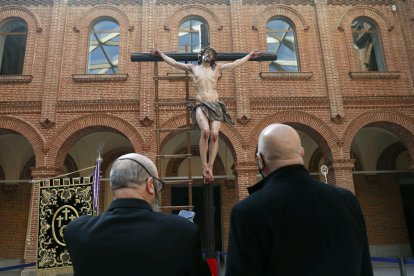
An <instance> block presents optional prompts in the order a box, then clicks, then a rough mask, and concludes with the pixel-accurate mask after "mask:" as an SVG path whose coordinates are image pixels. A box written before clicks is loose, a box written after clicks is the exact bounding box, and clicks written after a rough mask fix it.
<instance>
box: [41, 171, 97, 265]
mask: <svg viewBox="0 0 414 276" xmlns="http://www.w3.org/2000/svg"><path fill="white" fill-rule="evenodd" d="M92 203H93V199H92V178H91V177H77V178H62V179H49V180H45V181H41V182H40V198H39V236H38V250H37V268H39V269H42V268H56V267H64V266H68V265H72V263H71V261H70V257H69V253H68V250H67V248H66V244H65V240H64V238H63V231H64V230H65V227H66V225H68V223H69V222H71V221H72V220H74V219H75V218H77V217H79V216H81V215H92Z"/></svg>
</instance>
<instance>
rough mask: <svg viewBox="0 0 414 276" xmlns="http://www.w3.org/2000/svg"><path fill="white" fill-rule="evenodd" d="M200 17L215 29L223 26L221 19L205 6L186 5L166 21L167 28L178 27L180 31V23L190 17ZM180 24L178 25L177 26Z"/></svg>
mask: <svg viewBox="0 0 414 276" xmlns="http://www.w3.org/2000/svg"><path fill="white" fill-rule="evenodd" d="M191 15H194V16H200V17H202V18H204V19H205V20H206V21H207V23H208V24H209V25H210V26H215V27H217V28H218V27H219V26H222V25H221V21H220V18H218V16H217V15H216V14H215V13H214V12H212V11H211V10H209V9H208V8H206V7H204V6H200V5H194V4H193V5H186V6H185V7H181V8H179V9H177V10H176V11H174V12H173V13H172V14H171V16H168V17H167V20H166V21H165V25H164V26H165V27H167V28H172V26H175V25H177V26H176V28H177V29H178V27H179V26H178V25H179V24H180V22H181V21H182V20H183V19H184V18H186V17H188V16H191ZM177 23H178V24H177Z"/></svg>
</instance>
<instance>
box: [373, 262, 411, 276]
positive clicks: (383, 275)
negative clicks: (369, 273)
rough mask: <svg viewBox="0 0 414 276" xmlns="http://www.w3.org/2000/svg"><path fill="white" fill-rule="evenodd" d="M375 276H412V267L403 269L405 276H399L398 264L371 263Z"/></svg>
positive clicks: (408, 266)
mask: <svg viewBox="0 0 414 276" xmlns="http://www.w3.org/2000/svg"><path fill="white" fill-rule="evenodd" d="M372 266H373V267H374V275H375V276H414V265H407V266H406V267H405V272H406V274H405V275H404V274H401V271H400V268H399V266H398V264H392V263H379V262H372Z"/></svg>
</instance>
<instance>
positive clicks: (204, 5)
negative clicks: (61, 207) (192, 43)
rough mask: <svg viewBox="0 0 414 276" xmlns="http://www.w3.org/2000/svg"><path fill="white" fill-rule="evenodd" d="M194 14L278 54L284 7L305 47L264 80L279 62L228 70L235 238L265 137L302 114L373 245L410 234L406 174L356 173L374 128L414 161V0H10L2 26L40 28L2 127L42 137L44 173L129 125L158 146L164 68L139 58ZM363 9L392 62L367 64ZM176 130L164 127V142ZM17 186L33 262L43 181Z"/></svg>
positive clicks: (240, 42)
mask: <svg viewBox="0 0 414 276" xmlns="http://www.w3.org/2000/svg"><path fill="white" fill-rule="evenodd" d="M187 2H188V3H187ZM391 5H396V8H397V10H396V11H393V10H392V8H391ZM187 16H199V17H202V18H204V19H205V20H206V21H207V23H208V24H209V30H210V44H211V46H212V47H214V48H215V49H217V50H218V51H220V52H247V51H250V50H251V49H261V50H266V23H267V22H268V21H269V20H270V19H271V18H273V17H275V16H281V17H285V18H288V19H289V20H290V21H291V22H293V24H294V26H295V33H296V40H297V45H298V55H299V63H300V72H293V73H287V72H285V73H283V72H279V73H275V74H270V75H269V77H264V75H262V76H261V75H260V73H266V72H267V71H268V68H267V64H266V63H256V62H250V63H248V64H245V65H243V66H242V67H238V68H236V69H235V70H233V71H228V72H225V73H224V74H223V76H222V77H221V80H220V81H219V85H218V91H219V93H220V97H221V98H222V100H223V101H224V102H225V103H226V106H227V108H228V110H229V112H230V114H231V116H232V118H234V119H235V120H236V121H237V123H236V124H235V125H234V126H228V125H224V126H223V127H222V129H221V134H220V135H221V136H222V137H223V138H224V139H225V140H226V141H228V143H227V145H228V147H229V148H230V150H231V152H232V153H233V154H234V156H233V158H234V160H235V172H236V179H235V180H234V181H233V182H231V181H226V182H224V183H225V184H223V188H222V192H221V208H222V233H223V234H222V236H223V240H224V242H223V247H224V248H226V247H227V234H228V227H229V213H230V210H231V207H232V206H233V205H234V203H235V202H237V200H240V199H243V198H245V197H246V196H247V191H246V189H245V187H247V186H249V185H251V184H252V183H254V182H255V181H256V174H257V169H256V165H255V163H254V158H253V157H254V151H255V147H256V144H257V139H258V135H259V133H260V131H261V130H262V129H263V128H264V127H265V126H266V125H268V124H269V123H273V122H283V123H288V124H290V125H292V126H293V127H295V128H296V129H298V130H300V131H302V132H304V133H306V134H307V135H308V136H309V137H311V138H312V139H313V140H314V141H315V142H316V143H317V144H318V147H319V150H320V152H321V154H322V158H323V160H324V161H325V163H327V164H329V166H330V171H331V173H330V174H329V175H328V177H329V180H330V182H331V183H333V184H335V185H337V186H341V187H345V188H347V189H349V190H351V191H353V192H354V193H356V195H357V197H358V198H359V200H360V201H361V206H362V208H363V211H364V214H365V215H366V218H367V228H368V234H369V242H370V244H371V245H387V244H408V243H409V238H408V232H407V228H406V226H405V222H404V213H403V210H402V207H401V206H402V205H401V198H400V195H399V188H398V185H397V184H395V183H393V184H392V186H387V185H385V184H386V183H390V182H393V181H394V180H390V179H387V178H386V177H380V178H379V179H377V183H378V185H375V187H373V186H372V184H370V183H367V182H366V179H364V178H363V177H359V176H354V175H353V169H354V162H355V160H354V159H352V158H351V146H352V142H353V140H354V138H355V136H356V135H357V133H358V131H359V130H360V129H362V128H364V127H366V126H374V127H377V128H381V129H384V130H386V131H388V132H389V133H391V134H392V135H394V136H395V137H397V138H398V139H399V140H400V141H401V143H402V144H403V145H404V147H405V149H406V150H407V152H408V155H409V160H411V161H410V162H411V163H410V164H409V167H410V169H411V170H413V168H414V164H413V162H414V161H413V160H414V108H413V107H414V90H413V85H414V83H413V78H414V23H413V18H414V2H413V1H412V0H405V1H402V0H397V1H369V0H367V1H356V0H355V1H351V0H350V1H348V0H347V1H328V0H322V1H305V0H294V1H290V0H286V1H282V0H281V1H242V0H232V1H218V0H210V1H174V0H165V1H155V0H142V1H135V0H125V1H122V0H117V1H109V0H108V1H94V0H83V1H77V0H48V1H46V0H43V1H40V0H39V1H37V0H33V1H29V0H19V1H7V0H0V25H1V23H2V22H3V21H4V20H6V19H7V18H11V17H19V18H22V19H23V20H24V21H25V22H26V23H27V24H28V30H29V31H28V36H27V46H26V53H25V60H24V68H23V74H22V75H21V76H10V75H0V98H1V100H0V131H3V130H4V131H11V132H13V133H18V134H20V135H22V136H23V137H24V138H25V139H26V140H27V142H28V143H29V144H30V145H31V147H32V149H33V156H34V157H35V160H36V162H35V166H34V167H33V168H32V177H33V178H35V179H37V178H41V177H52V176H55V175H57V174H59V173H60V172H61V171H62V170H63V167H64V162H65V157H66V155H67V154H68V152H69V150H70V149H71V148H72V147H73V146H74V145H75V144H76V142H77V141H79V140H80V139H81V138H82V137H85V136H86V135H88V134H91V133H94V132H97V131H98V132H99V131H104V132H110V133H116V134H120V135H122V136H124V137H126V138H127V139H128V140H129V141H130V143H131V145H132V148H133V150H134V151H136V152H141V153H146V154H147V155H148V156H150V157H151V158H153V157H154V156H155V155H156V144H155V142H154V137H155V136H154V128H155V124H154V123H153V121H154V120H155V113H154V108H153V106H154V81H153V79H152V77H153V64H152V63H133V62H130V54H131V52H146V51H148V50H149V49H150V48H151V46H152V45H157V46H158V47H159V48H160V49H161V50H165V51H176V50H177V49H178V39H177V34H178V27H179V23H180V22H181V21H182V20H183V19H184V18H185V17H187ZM361 16H363V17H368V18H370V19H371V20H373V21H374V22H376V24H377V26H378V30H379V34H380V39H381V40H380V42H381V45H382V50H383V55H384V60H385V63H386V71H384V72H360V71H359V69H358V64H357V60H356V55H355V54H354V49H353V39H352V33H351V29H350V24H351V22H352V21H353V20H354V19H355V18H358V17H361ZM101 17H110V18H113V19H115V20H116V21H117V22H118V24H119V26H120V37H121V43H120V47H119V72H118V74H116V75H87V74H86V70H87V69H86V68H87V62H88V61H87V52H88V37H89V28H90V26H91V24H92V23H93V22H94V21H95V20H96V19H98V18H101ZM170 72H176V71H175V69H171V67H168V66H167V65H165V64H162V63H160V64H159V74H160V75H166V74H167V73H170ZM159 89H160V97H161V98H162V99H165V100H167V101H168V100H174V99H178V98H183V95H184V92H183V91H184V85H183V83H182V82H162V83H160V86H159ZM190 93H194V89H193V88H192V87H191V88H190ZM184 114H185V109H184V107H177V106H175V105H171V106H167V107H163V108H162V109H161V113H160V118H161V125H163V126H164V127H166V128H174V127H180V126H183V125H184V124H185V119H184ZM170 137H171V136H169V135H167V134H165V135H164V136H161V140H162V141H161V145H163V144H165V143H166V142H167V141H168V139H169V138H170ZM230 141H231V142H230ZM0 150H1V146H0ZM115 157H116V156H115V155H114V157H113V158H115ZM108 164H109V163H108ZM227 174H229V173H227ZM16 189H17V191H14V192H13V191H3V190H1V191H0V221H1V227H0V228H1V229H0V237H1V238H0V252H1V253H0V258H24V259H25V260H26V262H32V261H35V260H36V241H37V225H36V222H37V216H38V214H36V207H37V200H38V196H39V195H38V191H37V190H36V185H33V187H32V194H31V198H30V191H28V190H27V188H25V187H23V186H17V187H16ZM8 193H12V194H13V196H9V194H8ZM169 197H170V194H168V193H167V194H166V195H165V198H169ZM10 206H18V208H10ZM378 225H380V226H378ZM387 225H392V227H391V226H389V227H388V226H387ZM10 233H13V234H12V235H11V234H10Z"/></svg>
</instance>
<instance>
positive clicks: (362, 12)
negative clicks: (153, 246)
mask: <svg viewBox="0 0 414 276" xmlns="http://www.w3.org/2000/svg"><path fill="white" fill-rule="evenodd" d="M361 16H363V17H369V18H371V19H373V20H374V21H375V22H377V24H379V22H381V23H382V24H384V25H385V26H387V29H388V30H389V31H391V30H392V29H393V28H394V26H393V25H392V24H391V23H390V22H389V20H388V19H387V17H386V16H385V15H383V14H382V13H381V12H379V11H378V10H376V9H375V8H373V7H369V6H361V5H357V6H354V7H352V8H350V9H348V10H346V11H345V12H344V13H343V14H342V15H341V18H340V19H339V21H338V29H339V30H344V21H346V22H348V20H345V18H352V20H353V19H355V18H357V17H361ZM352 20H351V21H352Z"/></svg>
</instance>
